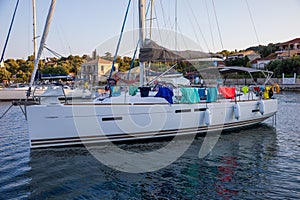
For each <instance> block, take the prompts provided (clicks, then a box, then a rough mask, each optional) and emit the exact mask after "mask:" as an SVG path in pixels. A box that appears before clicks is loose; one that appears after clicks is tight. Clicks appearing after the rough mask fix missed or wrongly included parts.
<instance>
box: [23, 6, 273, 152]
mask: <svg viewBox="0 0 300 200" xmlns="http://www.w3.org/2000/svg"><path fill="white" fill-rule="evenodd" d="M145 4H146V1H145V0H139V4H138V7H139V30H140V34H139V36H140V39H139V41H140V64H139V65H140V76H139V77H140V83H139V87H138V88H137V87H136V86H129V87H122V88H121V87H119V86H118V85H115V83H116V81H112V82H110V84H109V85H108V91H109V93H110V94H109V95H108V96H99V97H97V98H96V99H94V100H93V101H84V102H63V103H61V102H60V101H58V100H57V97H56V98H55V97H51V99H47V100H45V101H44V100H43V99H41V100H40V101H39V102H37V103H36V104H35V105H30V106H27V109H26V110H27V113H26V115H27V122H28V130H29V140H30V147H31V148H44V147H55V146H68V145H78V144H90V143H99V142H114V141H130V140H141V139H153V138H164V137H177V136H183V135H193V134H194V135H195V134H198V133H207V134H210V133H211V132H215V131H219V132H221V131H222V130H228V129H233V128H241V127H246V126H250V125H255V124H258V123H261V122H263V121H264V120H266V119H267V118H270V117H272V116H274V115H275V114H276V112H277V100H276V99H275V98H270V96H271V95H270V96H267V95H269V91H270V90H271V89H272V88H271V89H270V88H269V89H268V90H266V89H264V92H265V93H266V95H265V96H264V93H263V91H262V90H260V88H259V87H258V86H255V88H258V89H259V91H256V90H254V89H253V90H248V91H246V90H243V92H242V93H241V92H239V91H237V90H236V88H235V87H225V86H223V85H222V84H221V83H220V80H219V79H220V77H219V74H222V73H229V72H234V73H235V72H237V71H243V72H248V73H250V76H251V73H252V72H253V73H254V72H258V71H256V70H251V69H250V68H248V69H245V68H237V67H221V68H217V67H213V66H214V64H213V63H215V61H218V59H219V58H214V57H215V55H213V54H210V53H203V52H198V51H189V50H187V51H171V50H169V49H167V48H164V47H162V46H160V45H158V44H157V43H155V42H154V41H152V40H149V39H146V38H145V34H144V29H145V8H146V5H145ZM54 5H55V0H52V4H51V6H50V7H51V10H50V11H49V15H48V16H51V15H52V14H53V10H54ZM48 19H49V18H48ZM47 21H48V20H47ZM47 24H48V27H47V28H45V30H47V29H48V28H49V21H48V22H47ZM46 33H47V31H46ZM45 38H46V37H45ZM45 38H44V39H45ZM44 39H42V41H43V40H44ZM41 46H43V45H42V44H41ZM162 60H164V61H172V62H175V61H176V60H187V61H189V62H196V63H199V62H205V65H206V66H209V67H207V68H205V69H204V68H203V69H202V72H203V74H208V73H209V72H210V71H213V72H216V73H215V74H217V76H218V77H216V78H211V77H212V76H210V75H207V77H208V78H207V82H208V80H213V81H212V83H207V84H206V87H200V86H198V87H195V86H191V85H174V84H173V85H172V86H171V87H170V85H168V84H167V83H164V84H162V85H160V86H159V87H158V91H157V90H153V88H154V85H153V84H150V83H148V84H147V83H146V82H145V76H144V72H145V63H146V62H150V61H162ZM195 65H196V64H195ZM262 73H264V72H262ZM203 76H205V75H203ZM266 79H267V80H269V79H270V76H269V75H268V76H267V77H266ZM155 82H156V81H153V82H152V83H155ZM265 83H266V82H265ZM52 100H53V101H52Z"/></svg>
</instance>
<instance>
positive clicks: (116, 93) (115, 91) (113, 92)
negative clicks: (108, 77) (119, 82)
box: [110, 86, 121, 97]
mask: <svg viewBox="0 0 300 200" xmlns="http://www.w3.org/2000/svg"><path fill="white" fill-rule="evenodd" d="M110 88H111V96H113V97H117V96H120V95H121V87H120V86H111V87H110Z"/></svg>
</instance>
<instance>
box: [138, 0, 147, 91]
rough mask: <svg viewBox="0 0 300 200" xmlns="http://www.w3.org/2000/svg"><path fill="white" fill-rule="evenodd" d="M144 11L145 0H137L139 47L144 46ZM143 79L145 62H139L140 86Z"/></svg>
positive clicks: (142, 83) (142, 84)
mask: <svg viewBox="0 0 300 200" xmlns="http://www.w3.org/2000/svg"><path fill="white" fill-rule="evenodd" d="M145 13H146V0H139V37H140V49H141V48H143V46H144V41H145ZM144 81H145V63H144V62H140V86H141V87H142V86H144Z"/></svg>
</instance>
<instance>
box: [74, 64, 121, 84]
mask: <svg viewBox="0 0 300 200" xmlns="http://www.w3.org/2000/svg"><path fill="white" fill-rule="evenodd" d="M111 66H112V61H109V60H105V59H102V58H96V59H94V60H91V61H88V62H85V63H82V64H81V68H80V76H79V77H80V78H81V79H84V80H87V81H88V82H89V83H90V84H93V85H97V84H99V83H101V82H106V81H107V77H108V76H109V73H110V70H111ZM118 70H119V66H118V64H117V63H115V71H118Z"/></svg>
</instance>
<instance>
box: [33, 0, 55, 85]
mask: <svg viewBox="0 0 300 200" xmlns="http://www.w3.org/2000/svg"><path fill="white" fill-rule="evenodd" d="M55 5H56V0H52V1H51V5H50V7H49V12H48V16H47V20H46V25H45V27H44V32H43V36H42V39H41V42H40V46H39V51H38V53H37V56H36V59H34V66H33V72H32V75H31V79H30V85H29V86H30V89H29V91H30V90H31V87H32V85H33V82H34V78H35V75H36V71H37V68H38V64H39V60H40V57H41V55H42V52H43V49H44V46H45V43H46V39H47V36H48V33H49V29H50V23H51V20H52V16H53V13H54V8H55Z"/></svg>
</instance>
